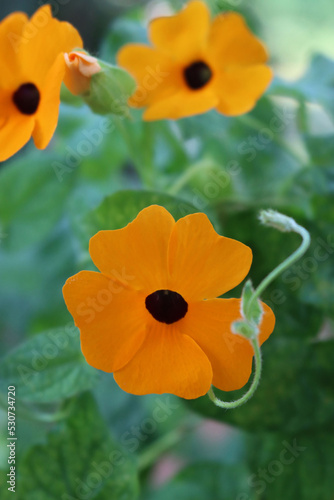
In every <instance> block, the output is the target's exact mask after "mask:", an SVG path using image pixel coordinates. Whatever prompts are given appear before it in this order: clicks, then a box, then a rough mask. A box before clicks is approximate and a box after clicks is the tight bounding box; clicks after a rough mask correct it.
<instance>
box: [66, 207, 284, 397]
mask: <svg viewBox="0 0 334 500" xmlns="http://www.w3.org/2000/svg"><path fill="white" fill-rule="evenodd" d="M89 251H90V255H91V257H92V259H93V262H94V264H95V265H96V266H97V267H98V269H99V270H100V271H101V273H98V272H91V271H82V272H80V273H78V274H76V275H75V276H73V277H71V278H69V279H68V280H67V282H66V284H65V285H64V288H63V294H64V298H65V302H66V305H67V307H68V309H69V311H70V313H71V314H72V316H73V317H74V320H75V324H76V325H77V326H78V328H79V329H80V332H81V347H82V351H83V354H84V356H85V357H86V360H87V362H88V363H89V364H90V365H92V366H94V367H95V368H98V369H100V370H103V371H105V372H114V377H115V380H116V382H117V383H118V385H119V386H120V387H121V388H122V389H123V390H125V391H127V392H130V393H132V394H138V395H140V394H150V393H157V394H162V393H172V394H176V395H177V396H180V397H183V398H186V399H192V398H197V397H199V396H202V395H204V394H205V393H206V392H207V391H208V390H209V388H210V386H211V384H213V385H215V386H216V387H218V388H219V389H222V390H224V391H231V390H234V389H239V388H241V387H243V386H244V385H245V384H246V382H247V380H248V379H249V377H250V374H251V369H252V358H253V351H252V347H251V346H250V344H249V342H248V341H247V340H246V339H245V338H243V337H241V336H239V335H235V334H233V333H232V332H231V323H232V322H233V321H235V320H237V319H239V318H240V316H241V313H240V299H217V298H215V297H217V296H219V295H221V294H223V293H225V292H227V291H228V290H230V289H232V288H234V287H235V286H236V285H237V284H239V283H240V281H241V280H242V279H243V278H244V277H245V276H246V275H247V273H248V271H249V268H250V265H251V261H252V252H251V250H250V248H248V247H247V246H245V245H243V244H242V243H239V242H238V241H235V240H233V239H230V238H225V237H223V236H219V235H218V234H217V233H216V232H215V230H214V229H213V227H212V225H211V224H210V221H209V220H208V218H207V217H206V215H205V214H202V213H197V214H193V215H188V216H186V217H184V218H182V219H180V220H178V221H177V222H175V221H174V219H173V217H172V216H171V215H170V213H169V212H167V210H165V209H164V208H162V207H160V206H156V205H153V206H150V207H148V208H146V209H144V210H142V211H141V212H140V213H139V215H138V216H137V218H136V219H135V220H134V221H133V222H131V223H130V224H129V225H128V226H126V227H125V228H123V229H119V230H115V231H100V232H99V233H97V234H96V235H95V236H94V237H93V238H92V239H91V240H90V248H89ZM262 305H263V310H264V314H263V318H262V322H261V325H260V337H259V338H260V342H261V343H262V342H264V341H265V340H266V339H267V338H268V337H269V335H270V334H271V332H272V331H273V328H274V323H275V318H274V315H273V312H272V311H271V309H270V308H269V307H268V306H266V305H265V304H262Z"/></svg>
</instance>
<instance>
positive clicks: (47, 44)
mask: <svg viewBox="0 0 334 500" xmlns="http://www.w3.org/2000/svg"><path fill="white" fill-rule="evenodd" d="M22 36H23V38H24V40H25V42H24V43H22V47H21V50H20V60H21V65H22V73H23V74H25V75H26V77H27V78H30V80H29V81H31V78H33V79H34V82H35V83H37V84H41V83H43V81H44V78H45V77H46V75H47V74H48V72H49V70H50V68H51V67H52V65H53V63H54V61H55V59H56V57H57V56H58V54H60V53H65V52H71V51H72V50H74V49H76V48H81V47H82V46H83V43H82V39H81V37H80V35H79V33H78V31H77V30H76V29H75V28H74V27H73V26H72V25H71V24H69V23H67V22H60V21H58V19H54V18H53V17H52V12H51V7H50V5H44V6H43V7H40V8H39V9H38V10H37V11H36V13H35V14H34V15H33V17H32V18H31V19H30V21H29V22H28V23H27V24H26V25H25V27H24V30H23V33H22Z"/></svg>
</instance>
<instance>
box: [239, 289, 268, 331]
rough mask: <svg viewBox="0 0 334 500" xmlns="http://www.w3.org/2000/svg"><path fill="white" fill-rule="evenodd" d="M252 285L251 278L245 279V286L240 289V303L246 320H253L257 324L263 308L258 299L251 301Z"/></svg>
mask: <svg viewBox="0 0 334 500" xmlns="http://www.w3.org/2000/svg"><path fill="white" fill-rule="evenodd" d="M253 293H254V287H253V285H252V282H251V280H248V281H246V283H245V286H244V288H243V290H242V296H241V305H242V311H243V315H244V317H245V318H247V320H248V321H251V322H254V323H255V324H256V325H258V324H259V323H260V321H261V318H262V314H263V310H262V306H261V304H260V302H259V301H258V300H255V301H252V302H251V299H252V297H253Z"/></svg>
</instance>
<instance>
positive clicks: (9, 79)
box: [0, 5, 82, 161]
mask: <svg viewBox="0 0 334 500" xmlns="http://www.w3.org/2000/svg"><path fill="white" fill-rule="evenodd" d="M76 47H79V48H80V47H82V40H81V37H80V35H79V33H78V32H77V30H76V29H75V28H74V27H73V26H71V25H70V24H69V23H66V22H60V21H58V20H57V19H54V18H53V17H52V13H51V8H50V6H49V5H45V6H43V7H41V8H40V9H38V10H37V12H36V13H35V14H34V15H33V17H32V18H31V19H30V20H29V19H28V17H27V16H26V14H24V13H22V12H15V13H14V14H11V15H10V16H8V17H6V18H5V19H4V20H3V21H2V22H1V24H0V61H1V72H0V161H3V160H6V159H7V158H9V157H10V156H12V155H13V154H15V153H16V152H17V151H18V150H19V149H21V148H22V147H23V146H24V145H25V144H26V143H27V142H28V141H29V139H30V137H31V136H32V137H33V139H34V142H35V145H36V147H37V148H39V149H44V148H45V147H46V146H47V145H48V143H49V142H50V140H51V137H52V135H53V133H54V131H55V128H56V126H57V121H58V113H59V104H60V86H61V83H62V80H63V78H64V74H65V70H66V63H65V59H64V53H65V52H70V51H72V50H73V49H75V48H76Z"/></svg>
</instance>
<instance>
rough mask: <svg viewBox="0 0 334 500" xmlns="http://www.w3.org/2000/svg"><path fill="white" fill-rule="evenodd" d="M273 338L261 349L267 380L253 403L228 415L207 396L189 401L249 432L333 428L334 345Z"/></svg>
mask: <svg viewBox="0 0 334 500" xmlns="http://www.w3.org/2000/svg"><path fill="white" fill-rule="evenodd" d="M274 336H275V332H274V333H273V334H272V337H271V338H269V340H268V341H267V342H266V343H265V344H264V346H263V364H264V368H263V375H262V377H261V381H260V385H259V388H258V389H257V391H256V393H255V395H254V396H253V398H252V399H251V400H250V401H249V402H247V404H245V405H244V406H241V407H240V408H237V409H235V410H233V411H228V412H224V411H222V410H221V409H220V408H217V407H216V406H214V405H213V403H211V401H210V400H209V399H208V397H206V396H205V397H202V398H200V399H198V400H195V401H192V402H189V404H190V406H191V407H192V408H193V409H194V410H197V411H199V412H200V413H201V414H203V415H205V416H207V417H210V418H216V419H218V420H221V421H223V422H227V423H230V424H233V425H236V426H238V427H242V428H244V429H247V430H249V431H251V432H256V431H275V432H279V431H280V430H281V429H284V432H285V433H286V435H293V434H295V433H297V432H301V431H312V432H314V431H315V430H317V429H318V430H319V429H324V428H325V427H328V428H333V414H334V394H333V383H332V381H333V376H334V367H333V356H334V341H333V340H331V341H323V342H314V343H312V342H310V343H308V344H304V343H303V342H301V341H297V340H295V339H293V338H291V339H290V340H289V339H283V338H277V339H275V338H274ZM245 390H246V388H243V389H241V390H240V391H235V392H231V393H223V392H221V391H218V390H217V396H218V397H219V398H220V399H223V400H226V401H229V400H233V399H237V398H238V397H240V396H241V395H242V394H243V393H244V392H245Z"/></svg>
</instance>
